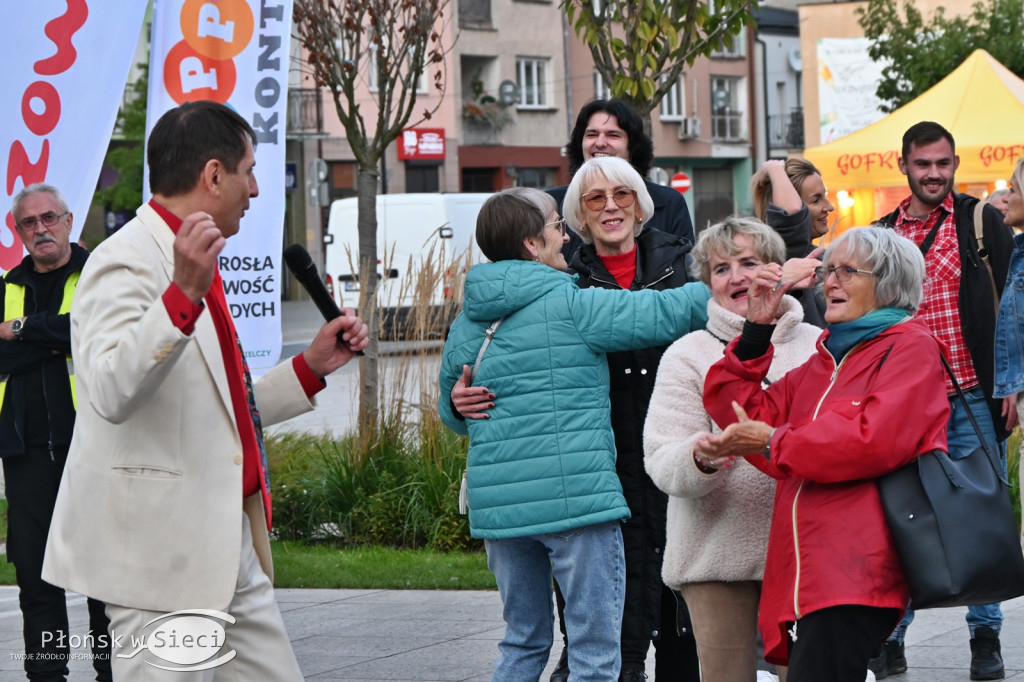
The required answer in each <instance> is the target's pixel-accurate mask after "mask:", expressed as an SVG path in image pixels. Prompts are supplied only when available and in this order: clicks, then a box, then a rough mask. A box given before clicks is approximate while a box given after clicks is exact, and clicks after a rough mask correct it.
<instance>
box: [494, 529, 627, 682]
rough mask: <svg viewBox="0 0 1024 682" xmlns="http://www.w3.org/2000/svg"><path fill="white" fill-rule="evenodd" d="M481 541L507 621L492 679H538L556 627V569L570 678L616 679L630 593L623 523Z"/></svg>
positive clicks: (610, 681)
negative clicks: (553, 585) (553, 580)
mask: <svg viewBox="0 0 1024 682" xmlns="http://www.w3.org/2000/svg"><path fill="white" fill-rule="evenodd" d="M484 546H485V548H486V549H487V567H488V568H490V569H491V573H493V574H494V577H495V579H496V580H497V582H498V592H499V593H500V594H501V603H502V608H503V610H502V616H503V617H504V619H505V637H504V639H502V640H501V643H500V644H499V645H498V650H499V656H498V662H497V664H495V666H494V677H493V678H492V680H493V682H524V681H526V680H538V679H539V678H540V676H541V674H542V673H543V672H544V666H545V665H547V662H548V656H549V655H550V652H551V641H552V634H553V624H554V614H553V612H552V599H551V595H552V592H551V577H552V573H553V574H554V577H555V578H556V579H557V580H558V584H559V586H560V587H561V588H562V593H563V594H564V595H565V627H566V632H567V634H568V637H569V643H570V646H569V669H570V670H572V675H573V679H574V680H580V681H583V680H588V681H590V680H594V681H597V680H603V681H605V682H615V681H616V680H618V678H619V668H620V667H621V664H622V657H621V653H620V650H619V635H620V631H621V629H622V607H623V603H624V601H625V594H626V560H625V554H624V552H623V549H622V529H621V524H620V523H619V522H618V521H611V522H608V523H600V524H596V525H593V526H583V527H582V528H573V529H571V530H567V531H564V532H562V533H552V534H549V535H529V536H526V537H521V538H509V539H504V540H486V541H485V542H484Z"/></svg>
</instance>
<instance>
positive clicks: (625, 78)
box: [561, 0, 758, 135]
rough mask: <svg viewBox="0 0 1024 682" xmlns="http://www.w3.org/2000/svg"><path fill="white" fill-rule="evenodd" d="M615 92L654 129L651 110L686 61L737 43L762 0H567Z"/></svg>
mask: <svg viewBox="0 0 1024 682" xmlns="http://www.w3.org/2000/svg"><path fill="white" fill-rule="evenodd" d="M561 4H562V7H564V8H565V10H566V12H568V14H569V23H570V24H572V26H573V28H574V29H575V31H576V35H577V36H578V37H579V38H580V39H581V40H583V42H584V44H586V46H587V47H589V48H590V54H591V56H592V57H593V58H594V67H595V68H596V69H597V71H598V73H600V74H601V77H602V78H604V80H605V82H606V83H608V85H609V88H610V90H611V94H612V96H613V97H620V98H622V99H625V100H627V101H629V102H630V104H632V105H633V107H634V108H635V109H636V110H637V112H639V113H640V116H641V118H642V119H643V121H644V130H645V132H646V133H647V134H648V135H650V134H651V111H652V110H653V109H654V107H656V106H658V103H659V102H661V100H662V98H663V97H664V96H665V95H666V94H667V93H668V91H669V90H670V89H671V88H672V86H673V85H675V84H676V81H678V80H679V74H681V73H682V72H683V67H684V66H686V65H693V62H694V61H695V60H696V59H697V58H698V57H702V56H708V55H710V54H711V53H712V52H715V51H718V50H721V49H722V48H723V47H732V44H733V41H734V40H735V38H736V36H737V35H738V34H739V33H740V32H741V31H742V30H743V28H744V26H746V25H747V24H749V23H751V22H752V21H753V15H752V11H753V10H754V9H756V8H757V6H758V2H757V0H646V1H644V0H641V1H639V2H638V1H637V0H561Z"/></svg>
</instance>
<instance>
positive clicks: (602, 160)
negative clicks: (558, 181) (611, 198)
mask: <svg viewBox="0 0 1024 682" xmlns="http://www.w3.org/2000/svg"><path fill="white" fill-rule="evenodd" d="M602 178H603V179H604V180H607V181H608V182H610V183H612V185H614V186H616V187H628V188H629V189H631V190H633V191H635V192H636V203H634V204H633V206H634V207H636V206H639V207H640V215H641V216H643V217H642V219H641V218H637V220H636V222H635V223H634V225H633V238H634V239H636V238H637V237H638V236H640V232H641V230H643V221H644V220H650V219H651V217H652V216H653V215H654V200H653V199H651V193H650V192H648V191H647V185H646V184H644V179H643V178H642V177H640V174H639V173H637V172H636V169H635V168H633V166H631V165H630V163H629V161H626V160H625V159H620V158H619V157H617V156H595V157H594V158H592V159H590V160H588V161H585V162H584V163H583V165H582V166H580V169H579V170H578V171H576V175H574V176H572V182H570V183H569V188H568V189H567V190H565V198H564V199H562V217H563V218H565V222H566V223H567V224H568V225H569V228H570V229H571V230H572V231H573V232H575V233H576V234H578V235H579V236H580V239H582V240H583V241H584V242H585V243H587V244H593V243H594V237H593V235H591V234H590V228H588V227H587V221H586V220H584V216H585V215H586V214H585V213H584V208H583V205H582V204H581V203H580V197H581V196H583V194H584V193H585V192H586V188H587V187H589V186H590V184H591V183H593V182H594V181H595V180H599V179H602ZM606 201H607V200H606Z"/></svg>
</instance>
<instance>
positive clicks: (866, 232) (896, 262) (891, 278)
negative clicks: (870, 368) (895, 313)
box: [821, 227, 925, 313]
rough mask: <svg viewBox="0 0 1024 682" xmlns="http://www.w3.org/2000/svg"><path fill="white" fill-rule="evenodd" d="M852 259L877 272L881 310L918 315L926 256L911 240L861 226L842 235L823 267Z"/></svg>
mask: <svg viewBox="0 0 1024 682" xmlns="http://www.w3.org/2000/svg"><path fill="white" fill-rule="evenodd" d="M849 260H853V261H854V262H855V263H856V264H857V266H858V267H859V268H861V269H863V270H870V271H872V272H873V273H875V276H874V277H873V278H872V279H874V282H875V299H876V301H877V303H878V307H879V308H883V307H890V308H903V309H904V310H907V311H909V312H911V313H916V312H917V309H918V308H919V307H920V306H921V299H922V298H923V297H924V290H923V286H924V281H925V270H924V256H922V255H921V249H920V248H918V247H917V246H916V245H915V244H914V243H913V242H912V241H910V240H909V239H906V238H905V237H901V236H899V235H898V234H896V232H895V231H894V230H891V229H889V228H887V227H858V228H854V229H852V230H850V231H848V232H845V233H843V234H842V235H841V236H840V237H839V238H838V239H836V240H835V241H834V242H832V244H831V245H830V246H829V247H828V249H827V250H826V251H825V255H824V256H823V257H822V260H821V264H822V267H825V268H827V267H829V266H830V264H831V263H832V261H837V262H838V264H839V265H848V264H849V263H848V262H847V261H849Z"/></svg>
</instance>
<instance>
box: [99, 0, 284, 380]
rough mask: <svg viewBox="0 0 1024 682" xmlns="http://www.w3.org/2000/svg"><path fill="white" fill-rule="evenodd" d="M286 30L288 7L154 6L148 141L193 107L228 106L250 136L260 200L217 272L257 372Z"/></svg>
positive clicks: (266, 325)
mask: <svg viewBox="0 0 1024 682" xmlns="http://www.w3.org/2000/svg"><path fill="white" fill-rule="evenodd" d="M112 4H113V3H112ZM117 4H120V3H117ZM291 25H292V0H154V3H153V37H152V50H151V53H150V60H149V64H150V67H149V105H148V113H147V115H148V120H147V122H146V129H147V138H148V136H149V134H148V131H149V130H151V129H152V127H153V125H154V124H155V123H156V121H157V119H158V118H160V116H161V115H163V113H164V112H166V111H167V110H168V109H172V108H174V107H176V106H178V105H179V104H182V103H183V102H186V101H194V100H214V101H217V102H221V103H223V104H227V105H228V106H230V107H231V108H233V109H234V110H235V111H237V112H238V113H239V114H241V115H242V117H243V118H245V119H246V120H247V121H249V123H250V124H251V125H252V127H253V129H254V130H255V131H256V137H257V139H256V180H257V182H258V183H259V188H260V194H259V196H258V197H257V198H255V199H253V200H252V203H251V204H250V206H249V210H248V211H246V213H245V217H244V218H242V224H241V231H240V232H239V233H238V234H237V235H235V236H234V237H232V238H231V239H229V240H228V244H227V247H225V249H224V251H223V252H222V253H221V258H220V270H221V276H222V277H223V278H224V288H225V291H226V293H227V299H228V305H229V306H230V308H231V314H232V316H234V318H235V324H236V326H237V327H238V334H239V336H241V339H242V346H243V347H244V348H245V355H246V359H247V360H248V362H249V366H250V367H251V368H252V370H253V371H254V372H257V373H258V372H260V371H261V370H265V369H268V368H270V367H272V366H273V365H274V364H276V363H277V360H278V357H279V356H280V354H281V322H280V315H281V278H282V271H281V252H282V246H283V244H282V240H283V231H284V210H285V190H284V171H285V116H286V111H287V103H288V55H289V41H290V40H291ZM148 186H149V182H148V177H147V182H146V187H147V190H148Z"/></svg>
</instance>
